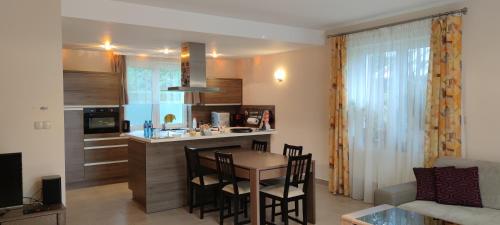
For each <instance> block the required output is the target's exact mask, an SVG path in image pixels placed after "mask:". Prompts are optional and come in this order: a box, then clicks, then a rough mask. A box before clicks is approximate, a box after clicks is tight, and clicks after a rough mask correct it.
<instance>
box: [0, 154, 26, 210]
mask: <svg viewBox="0 0 500 225" xmlns="http://www.w3.org/2000/svg"><path fill="white" fill-rule="evenodd" d="M22 174H23V168H22V155H21V153H9V154H0V208H9V207H15V206H21V205H23V175H22Z"/></svg>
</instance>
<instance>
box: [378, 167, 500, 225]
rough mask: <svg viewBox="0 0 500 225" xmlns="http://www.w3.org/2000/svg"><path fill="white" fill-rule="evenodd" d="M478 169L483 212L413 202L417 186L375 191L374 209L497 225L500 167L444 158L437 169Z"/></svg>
mask: <svg viewBox="0 0 500 225" xmlns="http://www.w3.org/2000/svg"><path fill="white" fill-rule="evenodd" d="M443 166H455V167H457V168H466V167H474V166H477V167H478V168H479V186H480V189H481V199H482V202H483V206H484V208H473V207H463V206H455V205H443V204H439V203H436V202H431V201H416V200H415V197H416V194H417V185H416V182H411V183H406V184H400V185H395V186H390V187H386V188H382V189H379V190H377V191H375V199H374V201H375V205H381V204H389V205H394V206H397V207H399V208H402V209H405V210H410V211H415V212H418V213H420V214H424V215H428V216H432V217H436V218H440V219H443V220H447V221H449V222H453V223H457V224H461V225H500V163H494V162H486V161H475V160H465V159H456V158H449V157H443V158H439V159H438V161H437V162H436V167H443Z"/></svg>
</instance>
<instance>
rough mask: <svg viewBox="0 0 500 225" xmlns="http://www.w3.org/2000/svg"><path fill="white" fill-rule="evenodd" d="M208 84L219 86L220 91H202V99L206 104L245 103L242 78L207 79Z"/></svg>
mask: <svg viewBox="0 0 500 225" xmlns="http://www.w3.org/2000/svg"><path fill="white" fill-rule="evenodd" d="M207 86H208V87H218V88H220V91H219V92H215V93H202V94H201V95H200V100H201V102H202V104H204V105H241V104H242V103H243V80H242V79H228V78H217V79H207Z"/></svg>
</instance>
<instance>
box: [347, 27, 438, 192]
mask: <svg viewBox="0 0 500 225" xmlns="http://www.w3.org/2000/svg"><path fill="white" fill-rule="evenodd" d="M430 25H431V21H430V20H424V21H418V22H414V23H408V24H403V25H398V26H394V27H388V28H383V29H378V30H374V31H367V32H362V33H357V34H352V35H349V36H348V38H347V67H346V69H347V71H346V72H347V87H346V90H347V98H348V100H347V102H348V103H347V110H348V132H349V146H350V156H351V157H350V169H351V182H352V197H353V198H354V199H360V200H364V201H366V202H373V193H374V191H375V190H376V189H378V188H381V187H384V186H389V185H393V184H398V183H403V182H407V181H410V180H413V179H414V176H413V171H412V168H413V167H417V166H418V167H420V166H422V165H423V158H424V152H423V151H424V124H425V122H424V115H425V101H426V90H427V75H428V71H429V51H430V49H429V46H430V34H431V27H430Z"/></svg>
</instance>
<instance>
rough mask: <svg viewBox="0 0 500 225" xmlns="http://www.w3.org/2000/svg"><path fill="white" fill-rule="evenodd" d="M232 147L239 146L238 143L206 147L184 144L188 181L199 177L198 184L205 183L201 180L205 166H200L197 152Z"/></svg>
mask: <svg viewBox="0 0 500 225" xmlns="http://www.w3.org/2000/svg"><path fill="white" fill-rule="evenodd" d="M232 148H241V146H240V145H227V146H219V147H208V148H192V147H187V146H184V153H185V155H186V168H187V171H186V172H187V175H188V182H191V180H193V179H194V178H195V177H199V179H200V185H202V186H203V185H205V182H204V180H203V175H205V174H206V172H207V171H205V169H206V168H204V167H202V166H201V164H200V157H199V155H198V154H199V153H200V152H203V151H212V150H216V149H220V150H222V149H232Z"/></svg>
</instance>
